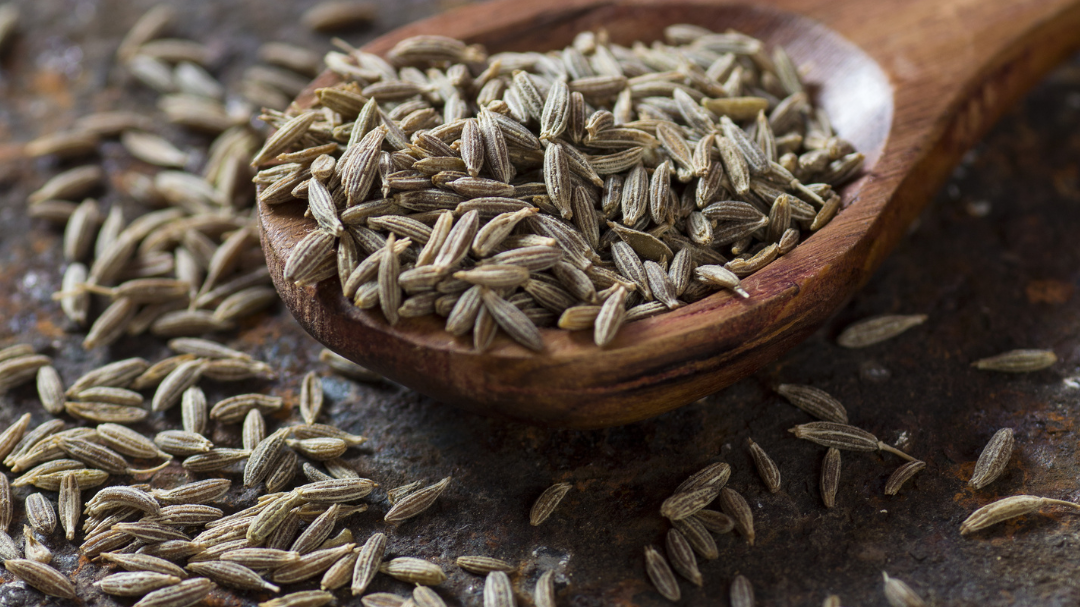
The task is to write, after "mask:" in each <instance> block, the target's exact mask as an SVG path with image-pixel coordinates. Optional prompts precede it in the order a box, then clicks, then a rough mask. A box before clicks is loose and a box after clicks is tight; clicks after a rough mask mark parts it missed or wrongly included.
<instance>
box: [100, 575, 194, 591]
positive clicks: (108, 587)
mask: <svg viewBox="0 0 1080 607" xmlns="http://www.w3.org/2000/svg"><path fill="white" fill-rule="evenodd" d="M180 581H181V580H180V578H178V577H176V576H173V575H167V574H164V573H154V572H150V571H129V572H124V573H114V574H112V575H109V576H106V577H104V578H102V579H101V580H99V581H97V582H94V586H96V587H97V588H98V589H100V590H101V591H102V592H104V593H105V594H111V595H113V596H142V595H145V594H147V593H149V592H153V591H154V590H157V589H159V588H164V587H166V586H175V585H176V584H179V583H180Z"/></svg>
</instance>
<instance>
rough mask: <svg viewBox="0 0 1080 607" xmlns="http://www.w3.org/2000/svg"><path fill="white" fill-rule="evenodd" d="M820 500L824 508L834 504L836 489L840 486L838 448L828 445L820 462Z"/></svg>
mask: <svg viewBox="0 0 1080 607" xmlns="http://www.w3.org/2000/svg"><path fill="white" fill-rule="evenodd" d="M820 485H821V500H822V501H823V502H825V507H826V508H832V507H834V506H836V490H837V489H839V488H840V450H839V449H836V448H834V447H829V450H828V451H827V452H825V459H823V460H822V462H821V483H820Z"/></svg>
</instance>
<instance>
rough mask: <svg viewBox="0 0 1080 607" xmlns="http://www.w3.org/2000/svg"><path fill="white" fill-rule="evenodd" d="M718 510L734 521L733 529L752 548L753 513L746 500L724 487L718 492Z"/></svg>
mask: <svg viewBox="0 0 1080 607" xmlns="http://www.w3.org/2000/svg"><path fill="white" fill-rule="evenodd" d="M720 509H721V510H723V512H724V514H726V515H728V516H730V517H731V519H732V520H733V521H735V528H736V529H738V531H739V533H740V534H742V536H743V537H745V538H746V541H747V543H749V544H750V545H751V546H753V545H754V513H753V511H752V510H750V505H749V504H747V503H746V499H744V498H743V496H742V495H740V494H739V493H738V492H737V491H735V490H734V489H731V488H728V487H724V488H723V489H722V490H721V491H720Z"/></svg>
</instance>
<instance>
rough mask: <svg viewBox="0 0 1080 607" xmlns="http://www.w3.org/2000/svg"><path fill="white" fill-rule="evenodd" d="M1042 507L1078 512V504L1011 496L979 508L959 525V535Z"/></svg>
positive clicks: (1029, 496) (1033, 497)
mask: <svg viewBox="0 0 1080 607" xmlns="http://www.w3.org/2000/svg"><path fill="white" fill-rule="evenodd" d="M1043 506H1067V507H1069V508H1073V509H1075V510H1080V504H1074V503H1073V502H1067V501H1063V500H1056V499H1051V498H1047V497H1036V496H1034V495H1013V496H1011V497H1006V498H1002V499H1000V500H997V501H996V502H992V503H990V504H987V505H985V506H983V507H982V508H979V509H978V510H976V511H975V512H973V513H972V514H971V516H969V517H967V519H965V520H964V522H963V523H961V524H960V534H961V535H967V534H969V533H974V532H975V531H979V530H982V529H985V528H987V527H990V526H991V525H996V524H998V523H1000V522H1002V521H1007V520H1009V519H1011V518H1016V517H1018V516H1023V515H1025V514H1028V513H1029V512H1034V511H1035V510H1038V509H1039V508H1042V507H1043Z"/></svg>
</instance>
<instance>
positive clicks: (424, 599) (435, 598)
mask: <svg viewBox="0 0 1080 607" xmlns="http://www.w3.org/2000/svg"><path fill="white" fill-rule="evenodd" d="M412 602H413V603H414V604H415V605H416V607H446V601H444V600H442V597H440V596H439V595H438V594H437V593H436V592H435V591H434V590H432V589H431V588H429V587H427V586H417V587H415V588H413V593H412Z"/></svg>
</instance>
